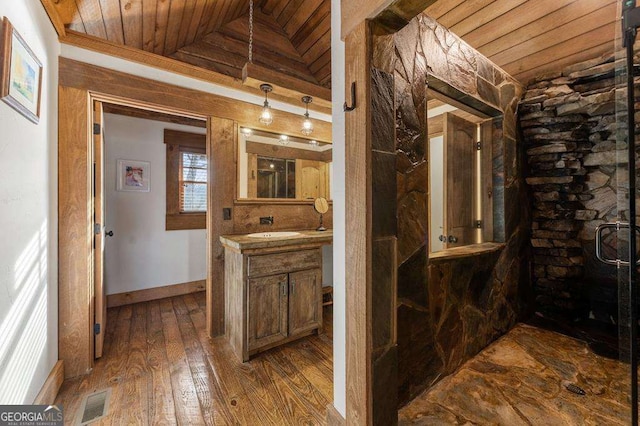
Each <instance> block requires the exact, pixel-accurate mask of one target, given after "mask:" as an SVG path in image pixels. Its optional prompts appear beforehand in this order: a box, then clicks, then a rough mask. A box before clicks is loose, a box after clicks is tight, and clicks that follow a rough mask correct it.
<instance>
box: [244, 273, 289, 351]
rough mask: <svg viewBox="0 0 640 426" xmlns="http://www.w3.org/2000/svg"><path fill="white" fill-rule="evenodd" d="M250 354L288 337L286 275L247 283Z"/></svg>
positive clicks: (250, 280) (251, 279) (252, 280)
mask: <svg viewBox="0 0 640 426" xmlns="http://www.w3.org/2000/svg"><path fill="white" fill-rule="evenodd" d="M247 297H248V303H247V305H248V312H247V316H248V318H247V320H248V328H249V329H248V338H249V351H252V350H254V349H258V348H261V347H263V346H267V345H270V344H272V343H275V342H277V341H279V340H283V339H286V337H287V305H288V282H287V274H279V275H271V276H267V277H260V278H250V279H249V282H248V295H247Z"/></svg>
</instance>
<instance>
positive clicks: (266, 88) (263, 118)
mask: <svg viewBox="0 0 640 426" xmlns="http://www.w3.org/2000/svg"><path fill="white" fill-rule="evenodd" d="M248 59H249V63H250V64H251V63H253V0H250V1H249V58H248ZM260 90H262V91H263V92H264V105H263V106H262V112H261V113H260V119H259V120H260V123H262V124H264V125H265V126H268V125H269V124H271V123H273V112H272V111H271V105H269V92H272V91H273V86H272V85H270V84H267V83H264V84H261V85H260Z"/></svg>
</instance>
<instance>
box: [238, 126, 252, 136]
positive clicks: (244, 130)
mask: <svg viewBox="0 0 640 426" xmlns="http://www.w3.org/2000/svg"><path fill="white" fill-rule="evenodd" d="M240 132H242V134H243V135H245V136H251V134H252V133H253V130H251V129H250V128H248V127H243V128H241V129H240Z"/></svg>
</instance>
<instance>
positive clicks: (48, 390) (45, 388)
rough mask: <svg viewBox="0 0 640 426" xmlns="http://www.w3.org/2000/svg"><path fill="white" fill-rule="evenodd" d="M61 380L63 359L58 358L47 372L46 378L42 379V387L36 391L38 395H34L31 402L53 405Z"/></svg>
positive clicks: (62, 378) (62, 376) (62, 379)
mask: <svg viewBox="0 0 640 426" xmlns="http://www.w3.org/2000/svg"><path fill="white" fill-rule="evenodd" d="M62 382H64V361H62V360H61V359H60V360H58V362H56V364H55V365H54V366H53V368H52V369H51V372H49V376H48V377H47V380H45V381H44V384H43V385H42V389H40V392H38V396H36V399H35V400H34V401H33V403H34V404H36V405H53V403H54V402H55V400H56V397H57V396H58V392H59V391H60V387H61V386H62Z"/></svg>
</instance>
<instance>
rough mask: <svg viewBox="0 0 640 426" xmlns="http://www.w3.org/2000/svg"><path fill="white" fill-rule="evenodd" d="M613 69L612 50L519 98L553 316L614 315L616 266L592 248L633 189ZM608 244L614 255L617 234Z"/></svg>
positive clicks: (539, 297)
mask: <svg viewBox="0 0 640 426" xmlns="http://www.w3.org/2000/svg"><path fill="white" fill-rule="evenodd" d="M614 72H615V63H614V59H613V56H608V57H602V58H596V59H593V60H590V61H587V62H583V63H579V64H576V65H573V66H569V67H567V68H565V69H564V70H563V71H562V72H558V73H556V74H554V75H547V76H543V77H541V78H539V79H538V80H537V81H535V82H534V83H533V84H531V85H530V86H529V87H528V88H527V91H526V93H525V96H524V99H523V100H522V102H521V105H520V115H519V120H520V126H521V128H522V132H523V134H524V140H525V143H526V147H527V160H528V164H529V171H528V177H527V179H526V181H527V183H528V184H529V186H530V188H531V191H532V193H533V199H534V201H533V212H532V215H533V224H532V239H531V245H532V246H533V252H534V256H533V280H534V288H535V294H536V301H537V305H538V309H540V310H541V311H542V312H543V313H545V314H547V315H549V316H556V317H558V316H559V315H561V316H562V317H567V316H569V317H571V318H585V317H587V316H591V318H596V319H599V320H603V321H607V322H612V320H613V321H616V320H617V295H616V288H617V272H616V268H615V267H614V266H608V265H605V264H603V263H601V262H599V261H598V260H597V259H596V258H595V253H594V252H595V242H594V239H595V229H596V227H597V226H598V225H600V224H602V223H605V222H615V221H616V220H618V208H617V206H618V197H619V196H620V197H621V200H622V199H624V198H626V197H627V191H626V188H628V179H627V166H626V163H627V158H626V143H623V142H620V143H616V137H617V132H618V125H617V122H616V90H615V87H614V86H615V81H614ZM637 92H638V87H636V97H637V96H638V94H637ZM636 102H638V101H637V100H636ZM637 107H638V106H636V108H637ZM623 136H624V135H618V139H621V138H623ZM619 188H620V189H621V190H619ZM622 216H625V215H624V214H623V215H622ZM604 244H605V253H606V254H607V255H608V256H609V257H614V258H615V257H617V254H616V246H617V244H616V241H615V235H609V236H607V237H606V238H605V239H604Z"/></svg>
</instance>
